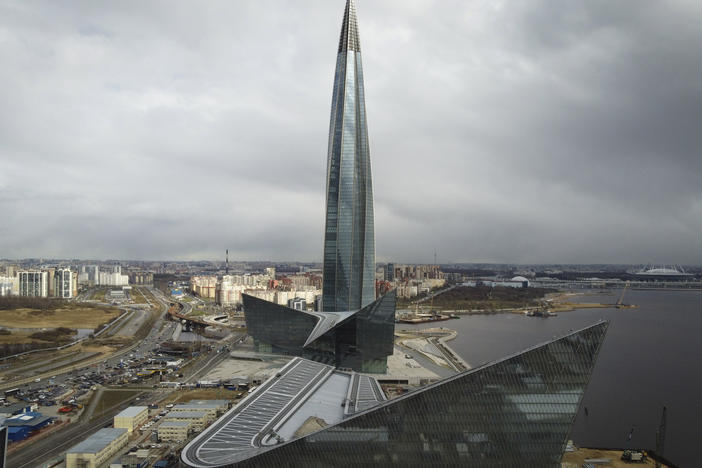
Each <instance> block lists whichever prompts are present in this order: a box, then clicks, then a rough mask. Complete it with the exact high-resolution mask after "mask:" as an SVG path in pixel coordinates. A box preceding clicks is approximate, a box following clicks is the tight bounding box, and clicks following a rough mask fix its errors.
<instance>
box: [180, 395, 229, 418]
mask: <svg viewBox="0 0 702 468" xmlns="http://www.w3.org/2000/svg"><path fill="white" fill-rule="evenodd" d="M228 408H229V402H227V400H192V401H190V402H188V403H178V404H177V405H175V406H174V407H173V408H171V412H170V414H171V415H172V414H173V413H178V412H184V411H204V412H206V413H207V415H208V417H210V418H212V419H215V418H216V417H217V416H218V415H220V414H222V413H223V412H225V411H226V410H227V409H228Z"/></svg>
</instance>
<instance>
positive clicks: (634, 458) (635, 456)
mask: <svg viewBox="0 0 702 468" xmlns="http://www.w3.org/2000/svg"><path fill="white" fill-rule="evenodd" d="M621 458H622V460H623V461H628V462H638V463H643V462H644V461H645V460H646V455H644V453H643V452H642V451H641V450H624V452H622V457H621Z"/></svg>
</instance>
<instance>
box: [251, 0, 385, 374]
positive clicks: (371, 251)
mask: <svg viewBox="0 0 702 468" xmlns="http://www.w3.org/2000/svg"><path fill="white" fill-rule="evenodd" d="M242 299H243V303H244V311H245V316H246V326H247V327H248V333H249V334H250V335H251V336H252V337H253V339H254V349H256V351H260V352H269V353H270V352H274V353H285V354H293V355H297V356H304V357H306V358H309V359H313V360H317V361H321V362H328V363H333V364H334V365H335V366H337V367H344V368H347V369H353V370H355V371H359V372H373V373H384V372H385V371H386V368H387V357H388V356H389V355H391V354H392V353H393V336H394V335H393V334H394V330H395V300H396V296H395V293H394V291H391V292H390V293H388V294H386V295H385V296H383V297H381V298H379V299H377V300H376V299H375V241H374V237H373V189H372V186H371V169H370V152H369V149H368V132H367V129H366V108H365V100H364V93H363V71H362V68H361V48H360V41H359V39H358V26H357V22H356V7H355V5H354V2H353V0H347V2H346V9H345V11H344V21H343V23H342V25H341V39H340V40H339V49H338V54H337V58H336V74H335V77H334V92H333V98H332V108H331V122H330V124H329V149H328V157H327V212H326V228H325V234H324V279H323V286H322V310H321V311H319V310H317V311H315V312H314V313H312V312H308V311H306V310H304V309H303V310H299V311H298V310H293V309H290V308H289V307H282V306H279V305H276V304H271V303H269V302H266V301H263V300H261V299H257V298H255V297H251V296H248V295H246V294H242Z"/></svg>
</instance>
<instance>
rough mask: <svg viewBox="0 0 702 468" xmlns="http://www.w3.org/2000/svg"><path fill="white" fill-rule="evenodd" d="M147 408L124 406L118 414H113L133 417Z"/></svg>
mask: <svg viewBox="0 0 702 468" xmlns="http://www.w3.org/2000/svg"><path fill="white" fill-rule="evenodd" d="M148 410H149V408H147V407H146V406H130V407H129V408H125V409H123V410H122V411H120V413H119V414H118V415H116V416H115V418H133V417H134V416H137V415H138V414H140V413H141V412H142V411H148Z"/></svg>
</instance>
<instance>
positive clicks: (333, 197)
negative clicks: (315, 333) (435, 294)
mask: <svg viewBox="0 0 702 468" xmlns="http://www.w3.org/2000/svg"><path fill="white" fill-rule="evenodd" d="M323 281H324V283H323V289H322V309H323V310H324V311H325V312H343V311H348V310H358V309H360V308H362V307H363V306H365V305H368V304H370V303H371V302H373V301H374V300H375V238H374V230H373V186H372V182H371V164H370V148H369V145H368V128H367V126H366V104H365V95H364V91H363V67H362V66H361V42H360V40H359V37H358V23H357V20H356V5H355V4H354V2H353V0H347V2H346V10H345V12H344V20H343V23H342V26H341V38H340V39H339V50H338V55H337V58H336V74H335V77H334V92H333V97H332V106H331V119H330V123H329V148H328V157H327V210H326V227H325V231H324V279H323Z"/></svg>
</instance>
